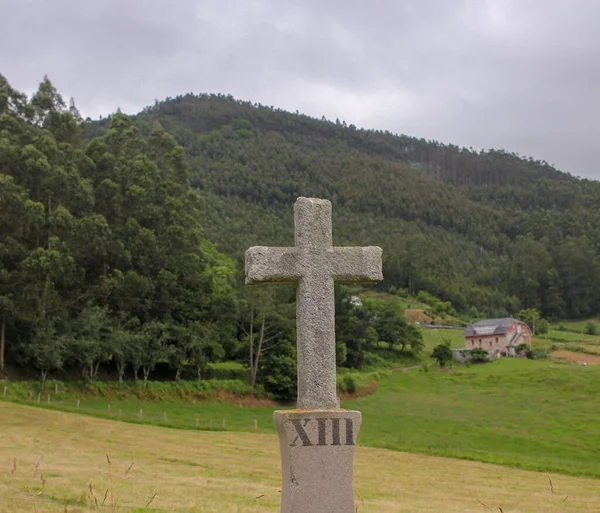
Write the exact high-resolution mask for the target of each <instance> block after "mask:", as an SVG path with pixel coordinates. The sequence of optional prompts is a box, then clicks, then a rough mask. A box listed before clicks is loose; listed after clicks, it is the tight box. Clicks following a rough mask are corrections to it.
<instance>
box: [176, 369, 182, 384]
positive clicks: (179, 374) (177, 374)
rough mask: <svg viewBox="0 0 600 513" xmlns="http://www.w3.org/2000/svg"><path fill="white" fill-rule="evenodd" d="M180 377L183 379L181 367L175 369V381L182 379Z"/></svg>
mask: <svg viewBox="0 0 600 513" xmlns="http://www.w3.org/2000/svg"><path fill="white" fill-rule="evenodd" d="M180 379H181V369H177V370H176V371H175V381H176V382H177V383H179V380H180Z"/></svg>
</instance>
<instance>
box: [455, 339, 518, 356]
mask: <svg viewBox="0 0 600 513" xmlns="http://www.w3.org/2000/svg"><path fill="white" fill-rule="evenodd" d="M510 340H511V339H509V338H508V337H507V336H506V335H477V336H475V337H467V338H466V341H465V342H466V344H465V347H467V349H473V348H475V347H481V348H482V349H485V350H486V351H487V352H488V353H489V355H490V356H494V355H495V354H500V353H501V352H503V351H506V347H507V346H508V343H509V341H510Z"/></svg>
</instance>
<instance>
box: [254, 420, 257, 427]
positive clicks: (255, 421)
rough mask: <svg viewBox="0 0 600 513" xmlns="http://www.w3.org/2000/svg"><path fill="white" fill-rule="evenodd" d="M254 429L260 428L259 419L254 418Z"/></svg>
mask: <svg viewBox="0 0 600 513" xmlns="http://www.w3.org/2000/svg"><path fill="white" fill-rule="evenodd" d="M254 429H258V420H256V419H254Z"/></svg>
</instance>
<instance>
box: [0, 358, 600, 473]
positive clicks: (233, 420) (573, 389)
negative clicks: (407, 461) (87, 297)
mask: <svg viewBox="0 0 600 513" xmlns="http://www.w3.org/2000/svg"><path fill="white" fill-rule="evenodd" d="M599 383H600V367H592V366H589V367H582V366H577V365H566V364H557V363H553V362H550V361H531V360H524V359H501V360H499V361H496V362H493V363H489V364H485V365H473V366H470V367H455V368H453V369H451V370H447V371H442V370H438V369H437V368H432V369H430V370H429V371H428V372H425V371H424V370H423V369H421V368H419V369H412V370H409V371H402V370H401V371H398V372H394V373H391V374H390V375H388V377H383V378H382V379H381V380H380V382H379V388H378V390H377V392H376V393H374V394H373V395H371V396H367V397H363V398H360V399H352V400H347V401H344V403H343V407H344V408H349V409H357V410H360V411H361V412H362V413H363V425H362V428H361V431H360V434H359V443H360V444H362V445H366V446H372V447H381V448H387V449H396V450H402V451H408V452H416V453H424V454H434V455H441V456H448V457H454V458H464V459H472V460H479V461H485V462H489V463H497V464H501V465H508V466H513V467H520V468H525V469H530V470H543V471H554V472H558V473H564V474H573V475H588V476H593V477H600V387H599V386H598V384H599ZM8 390H9V391H8V393H7V397H6V399H7V400H10V399H11V392H10V384H9V385H8ZM21 397H22V395H21ZM19 402H24V403H28V404H32V403H33V404H36V403H37V397H35V398H34V400H33V401H29V400H27V399H22V398H21V399H20V400H19ZM109 404H110V411H109V408H108V405H109ZM40 407H50V408H53V409H60V410H66V411H72V412H80V413H87V414H91V415H94V416H98V417H106V418H111V419H115V420H124V421H129V422H136V423H150V424H157V425H164V426H169V427H174V428H179V429H189V430H194V429H213V430H223V429H224V430H236V431H248V432H273V431H274V429H273V423H272V415H273V409H275V406H273V405H264V406H263V405H257V406H241V405H236V404H233V403H231V402H229V401H221V402H218V401H214V400H212V401H200V402H197V403H196V404H194V403H192V402H190V401H189V400H188V401H179V400H176V399H170V400H164V401H158V402H150V401H144V400H139V399H135V398H132V399H126V400H121V401H117V400H111V399H108V398H98V397H86V396H82V398H81V399H80V405H79V408H78V407H77V404H76V399H75V398H74V397H61V395H60V394H58V395H56V396H55V395H54V394H51V400H50V404H49V405H48V403H47V396H45V395H44V396H42V397H41V399H40ZM0 408H1V406H0ZM140 409H141V410H142V413H141V415H140ZM255 420H256V424H255ZM255 426H256V427H255Z"/></svg>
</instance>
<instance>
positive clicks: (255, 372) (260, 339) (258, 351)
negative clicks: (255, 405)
mask: <svg viewBox="0 0 600 513" xmlns="http://www.w3.org/2000/svg"><path fill="white" fill-rule="evenodd" d="M265 317H266V316H265V315H264V314H263V318H262V321H261V323H260V335H259V337H258V348H257V349H256V357H255V358H254V368H253V369H252V371H251V373H250V375H251V378H252V382H251V383H250V386H252V387H254V385H256V377H257V375H258V362H259V361H260V355H261V352H262V345H263V341H264V339H265Z"/></svg>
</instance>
